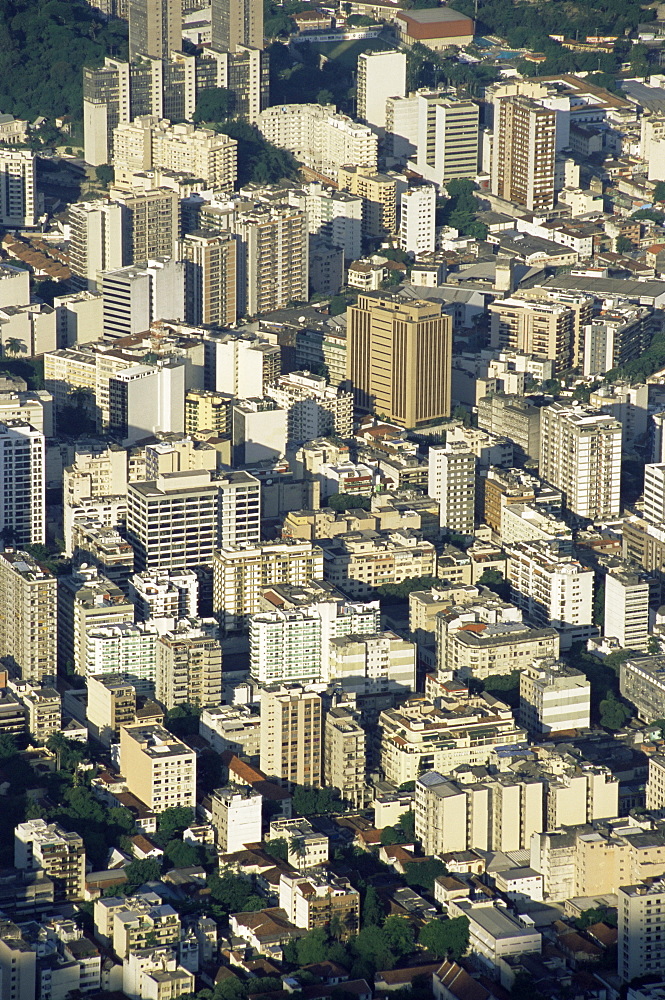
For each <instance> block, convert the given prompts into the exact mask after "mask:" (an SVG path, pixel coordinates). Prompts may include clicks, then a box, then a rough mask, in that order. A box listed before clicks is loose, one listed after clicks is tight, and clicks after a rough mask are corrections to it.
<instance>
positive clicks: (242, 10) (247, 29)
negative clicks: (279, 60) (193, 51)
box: [211, 0, 263, 52]
mask: <svg viewBox="0 0 665 1000" xmlns="http://www.w3.org/2000/svg"><path fill="white" fill-rule="evenodd" d="M211 19H212V34H211V38H212V45H213V48H215V49H220V50H222V51H227V52H235V51H236V49H237V47H238V46H239V45H243V46H249V47H250V48H253V49H262V48H263V3H262V2H261V0H212V8H211Z"/></svg>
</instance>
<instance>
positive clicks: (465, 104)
mask: <svg viewBox="0 0 665 1000" xmlns="http://www.w3.org/2000/svg"><path fill="white" fill-rule="evenodd" d="M416 100H417V105H418V141H417V147H416V155H415V157H414V159H413V161H412V162H413V165H414V167H415V169H417V171H418V173H419V174H421V176H422V177H424V178H425V180H427V181H431V182H432V183H433V184H437V185H439V186H442V185H445V184H446V182H447V181H450V180H454V179H457V178H461V177H475V176H476V174H477V172H478V135H479V130H478V118H479V114H480V108H479V106H478V105H477V104H476V103H475V102H474V101H469V100H457V99H455V98H451V97H448V96H446V95H444V94H441V93H438V92H432V93H427V92H426V93H419V94H418V96H417V99H416Z"/></svg>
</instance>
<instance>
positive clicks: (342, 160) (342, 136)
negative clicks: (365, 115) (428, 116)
mask: <svg viewBox="0 0 665 1000" xmlns="http://www.w3.org/2000/svg"><path fill="white" fill-rule="evenodd" d="M257 127H258V129H259V131H260V132H261V134H262V135H263V137H264V138H265V139H267V140H268V142H271V143H272V144H273V145H274V146H279V147H280V149H288V150H289V152H291V153H293V155H294V156H295V158H296V159H297V160H298V161H299V162H301V163H302V164H303V165H304V166H306V167H308V168H309V169H310V170H315V171H316V172H317V173H320V174H324V175H325V176H326V177H329V178H330V179H331V180H332V181H335V180H339V170H340V168H341V167H343V166H344V164H347V163H350V164H356V165H357V166H359V167H367V168H369V169H370V170H371V171H375V170H376V167H377V162H378V142H379V138H378V135H377V133H376V131H374V130H373V129H372V128H370V127H369V126H368V125H362V124H361V123H360V122H357V121H354V120H353V119H352V118H348V117H347V116H346V115H342V114H338V113H336V112H335V108H334V106H333V105H331V104H325V105H322V104H276V105H274V106H273V107H270V108H266V110H265V111H262V112H261V114H260V115H259V119H258V122H257Z"/></svg>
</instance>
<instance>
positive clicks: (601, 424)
mask: <svg viewBox="0 0 665 1000" xmlns="http://www.w3.org/2000/svg"><path fill="white" fill-rule="evenodd" d="M621 437H622V431H621V424H620V423H619V421H618V420H615V419H614V418H613V417H609V416H606V415H605V414H604V413H598V412H597V411H595V410H591V409H589V408H587V407H584V406H580V405H579V404H573V405H570V404H569V403H564V402H562V403H553V404H552V405H551V406H544V407H543V408H542V409H541V411H540V467H539V474H540V476H541V478H542V479H544V480H545V481H546V482H548V483H551V484H552V486H556V487H557V488H558V489H560V490H561V491H562V493H563V495H564V502H565V505H566V507H567V509H568V510H569V511H570V512H571V513H573V514H577V515H578V517H585V518H589V519H595V518H606V517H616V516H617V515H618V514H619V513H620V509H621V500H620V478H621Z"/></svg>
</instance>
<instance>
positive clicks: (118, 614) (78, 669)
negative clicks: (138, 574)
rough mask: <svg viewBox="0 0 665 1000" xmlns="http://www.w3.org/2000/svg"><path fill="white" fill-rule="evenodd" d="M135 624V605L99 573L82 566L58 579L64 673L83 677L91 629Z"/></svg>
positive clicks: (59, 620) (61, 653)
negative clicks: (127, 623)
mask: <svg viewBox="0 0 665 1000" xmlns="http://www.w3.org/2000/svg"><path fill="white" fill-rule="evenodd" d="M133 621H134V605H133V604H131V603H130V601H129V600H128V599H127V598H126V597H125V595H124V594H123V592H122V591H121V590H120V588H119V587H118V586H117V585H116V584H115V583H111V581H110V580H107V579H106V577H104V576H102V575H101V574H100V573H98V572H97V569H96V568H95V567H91V566H87V567H86V566H80V567H79V568H78V569H76V570H75V571H74V572H73V573H71V574H70V575H69V576H59V577H58V663H59V665H60V668H61V670H62V671H67V670H73V671H74V673H76V674H79V675H80V676H82V677H84V676H85V675H86V664H87V663H88V660H89V654H88V629H90V628H92V627H93V626H94V627H99V626H108V625H122V624H123V623H125V622H133Z"/></svg>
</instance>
